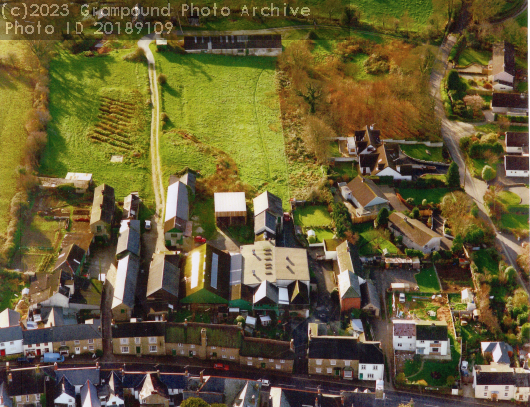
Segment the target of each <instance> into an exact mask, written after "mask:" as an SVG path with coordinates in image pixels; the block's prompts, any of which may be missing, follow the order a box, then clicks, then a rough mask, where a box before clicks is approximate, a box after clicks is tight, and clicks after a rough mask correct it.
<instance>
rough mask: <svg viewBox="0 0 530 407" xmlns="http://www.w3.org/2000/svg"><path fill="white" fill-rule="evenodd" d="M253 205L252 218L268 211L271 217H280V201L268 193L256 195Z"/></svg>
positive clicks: (281, 209)
mask: <svg viewBox="0 0 530 407" xmlns="http://www.w3.org/2000/svg"><path fill="white" fill-rule="evenodd" d="M253 203H254V216H258V215H259V214H260V213H262V212H265V211H269V212H270V213H271V214H272V215H273V216H276V217H278V216H282V215H283V208H282V200H281V198H279V197H277V196H276V195H274V194H271V193H270V192H269V191H265V192H263V193H262V194H260V195H258V196H257V197H256V198H254V200H253Z"/></svg>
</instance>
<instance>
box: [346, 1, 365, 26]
mask: <svg viewBox="0 0 530 407" xmlns="http://www.w3.org/2000/svg"><path fill="white" fill-rule="evenodd" d="M341 21H342V24H343V25H347V26H349V27H350V26H351V27H357V26H359V25H360V23H361V11H360V10H359V9H358V8H357V7H355V6H352V5H348V6H346V7H344V11H343V12H342V17H341Z"/></svg>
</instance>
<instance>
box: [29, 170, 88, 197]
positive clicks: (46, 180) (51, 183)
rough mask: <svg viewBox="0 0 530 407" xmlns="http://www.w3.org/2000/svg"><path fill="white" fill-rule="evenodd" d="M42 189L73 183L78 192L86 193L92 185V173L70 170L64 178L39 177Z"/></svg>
mask: <svg viewBox="0 0 530 407" xmlns="http://www.w3.org/2000/svg"><path fill="white" fill-rule="evenodd" d="M39 184H40V185H39V186H40V188H42V189H55V188H57V187H58V186H61V185H71V186H73V187H74V188H75V192H76V193H78V194H84V193H86V192H87V191H88V190H89V188H90V187H91V186H92V174H85V173H78V172H69V173H68V174H66V177H64V178H50V177H39Z"/></svg>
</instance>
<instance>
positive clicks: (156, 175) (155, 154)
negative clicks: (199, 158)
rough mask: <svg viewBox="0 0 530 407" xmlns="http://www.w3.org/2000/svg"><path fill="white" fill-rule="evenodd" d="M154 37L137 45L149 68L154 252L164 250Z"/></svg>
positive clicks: (162, 189) (143, 38) (151, 35)
mask: <svg viewBox="0 0 530 407" xmlns="http://www.w3.org/2000/svg"><path fill="white" fill-rule="evenodd" d="M155 38H156V35H155V34H149V35H146V36H145V37H142V38H141V39H140V40H139V41H138V46H139V47H140V48H142V49H143V50H144V51H145V56H146V58H147V65H148V70H149V87H150V89H151V103H152V106H153V107H152V115H151V145H150V149H151V176H152V179H153V191H154V193H155V202H156V213H155V216H154V219H153V225H152V230H153V232H156V233H157V242H156V249H155V251H156V252H159V251H164V250H165V245H164V228H163V216H164V202H165V194H164V184H163V182H162V166H161V164H160V150H159V132H160V98H159V95H158V82H157V75H156V66H155V57H154V55H153V53H152V52H151V50H150V49H149V44H150V43H151V42H152V41H154V40H155Z"/></svg>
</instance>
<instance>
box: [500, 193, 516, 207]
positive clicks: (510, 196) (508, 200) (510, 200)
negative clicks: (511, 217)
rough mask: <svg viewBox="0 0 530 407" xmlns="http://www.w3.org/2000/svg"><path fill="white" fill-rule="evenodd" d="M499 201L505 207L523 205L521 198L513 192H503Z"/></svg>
mask: <svg viewBox="0 0 530 407" xmlns="http://www.w3.org/2000/svg"><path fill="white" fill-rule="evenodd" d="M499 201H501V202H502V203H503V204H504V205H519V204H520V203H521V197H520V196H519V195H517V194H516V193H514V192H511V191H502V192H501V193H500V194H499Z"/></svg>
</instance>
